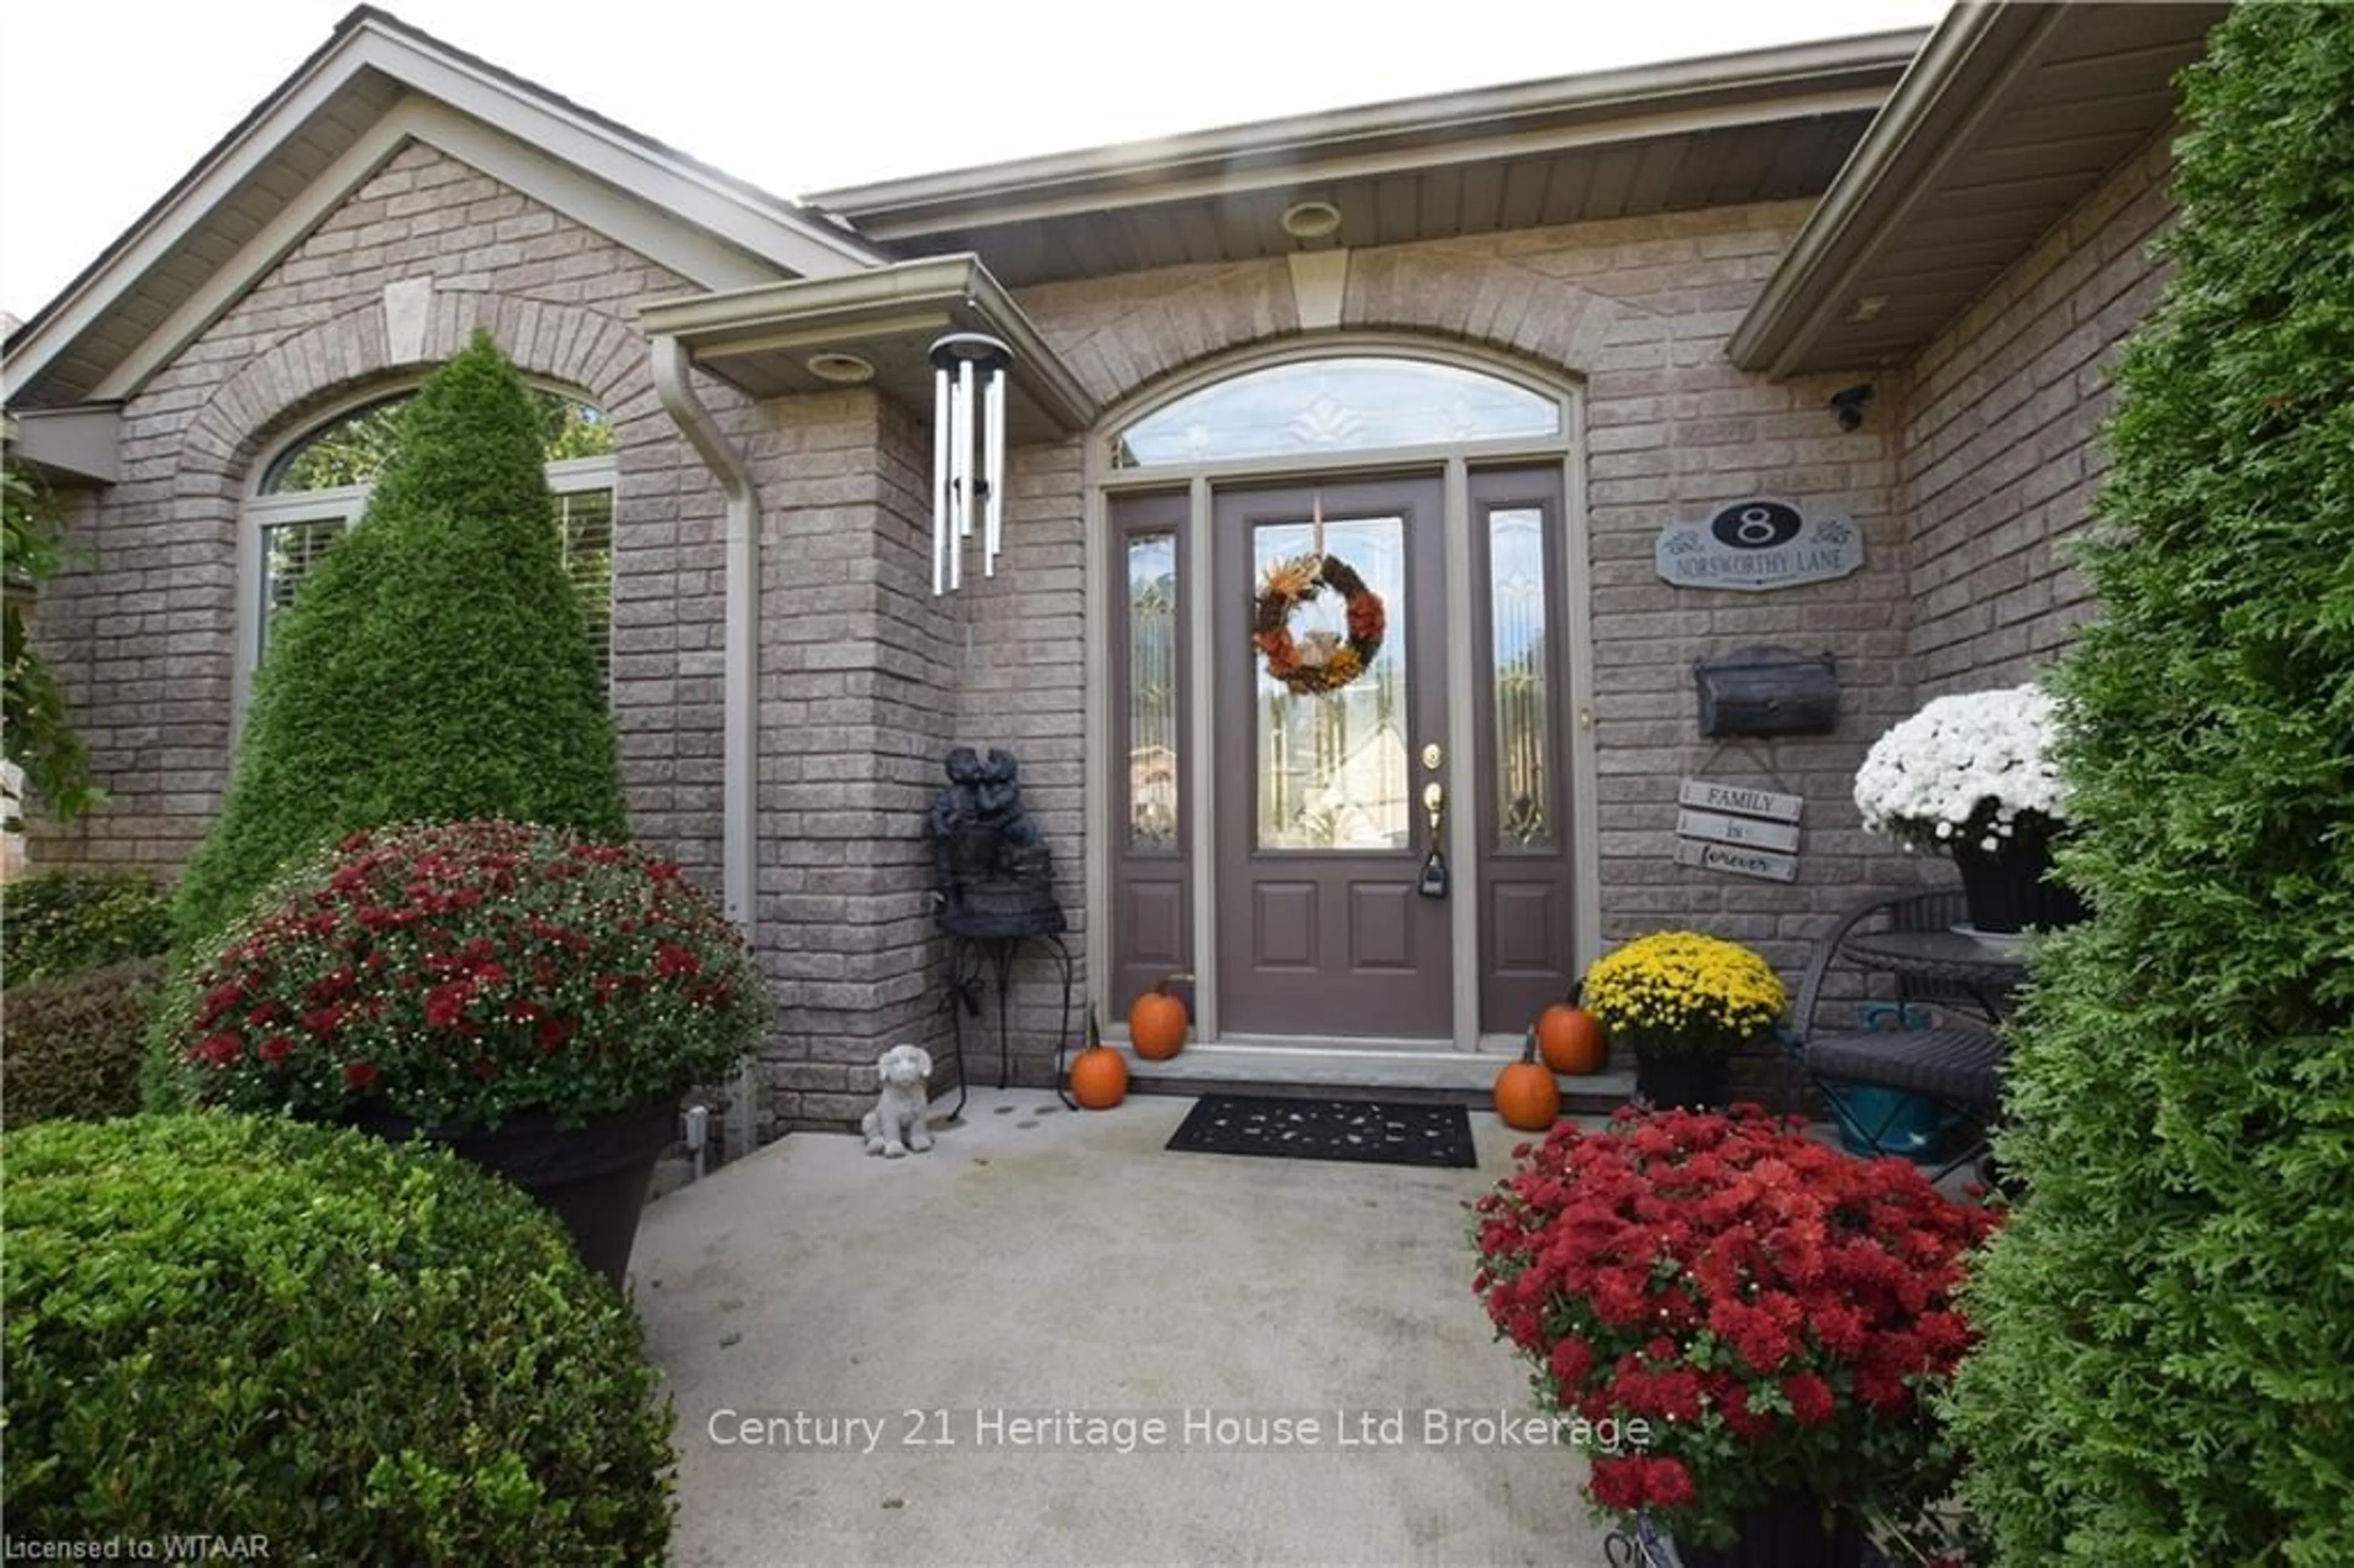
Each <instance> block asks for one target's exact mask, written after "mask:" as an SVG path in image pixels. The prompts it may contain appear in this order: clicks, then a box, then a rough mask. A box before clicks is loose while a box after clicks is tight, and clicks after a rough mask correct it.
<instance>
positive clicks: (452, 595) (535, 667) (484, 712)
mask: <svg viewBox="0 0 2354 1568" xmlns="http://www.w3.org/2000/svg"><path fill="white" fill-rule="evenodd" d="M403 425H404V429H403V439H402V441H401V445H400V448H399V450H398V452H397V453H396V454H395V455H394V457H393V459H392V461H391V462H390V463H389V464H388V465H387V468H386V470H385V474H384V478H383V479H382V480H381V481H380V482H378V483H377V485H376V491H375V493H374V495H373V497H372V498H371V500H370V502H369V503H368V510H367V516H366V520H365V521H363V522H362V523H361V524H359V525H358V526H357V527H355V528H351V529H348V530H346V531H345V533H344V535H342V536H340V537H339V538H337V539H336V540H335V542H334V546H332V547H331V548H330V549H329V550H328V551H327V554H326V556H325V558H324V559H323V561H321V562H320V564H319V567H318V568H317V570H316V571H314V572H313V574H312V575H311V577H310V578H309V579H308V580H307V581H305V582H304V583H303V585H302V592H301V593H300V594H298V595H296V596H295V599H294V602H293V604H292V606H290V607H289V608H288V609H286V610H285V611H284V612H283V613H282V614H281V615H280V616H279V617H278V618H277V619H276V620H274V621H272V623H271V625H270V647H269V652H268V654H267V655H266V656H265V657H264V659H263V661H262V664H261V668H260V670H259V671H258V672H256V673H255V676H254V685H253V702H252V707H251V709H250V711H249V714H248V715H247V719H246V727H245V736H244V738H243V740H242V742H241V743H240V744H239V748H238V764H237V771H236V774H235V776H234V777H233V778H232V779H231V780H230V783H229V789H228V799H227V800H226V801H225V802H224V803H223V806H222V809H221V814H220V817H219V820H218V821H216V822H215V823H214V824H213V828H212V831H211V832H209V833H207V835H206V837H205V840H204V842H203V843H202V844H200V845H199V846H198V847H197V850H196V854H195V856H194V858H193V859H192V860H191V861H190V862H189V864H188V869H187V874H186V876H185V877H184V878H183V879H182V880H181V884H180V894H179V901H178V904H177V906H176V908H175V920H176V923H177V927H178V937H179V943H180V948H181V950H182V955H183V957H192V956H200V955H201V954H202V951H203V948H204V947H205V944H206V942H207V938H211V937H212V936H213V935H214V934H215V933H217V932H218V931H219V930H220V929H221V927H223V926H225V925H226V924H227V923H228V921H229V920H231V919H233V918H235V917H236V916H239V914H241V913H243V912H244V910H245V908H246V907H247V906H248V905H249V903H250V902H251V900H252V899H253V898H254V897H255V896H256V895H258V894H259V893H260V891H261V889H262V888H263V887H264V886H266V885H268V884H269V883H270V881H271V880H272V878H274V877H275V876H276V875H277V874H279V872H280V871H281V870H282V869H283V868H284V867H285V866H287V865H288V864H289V863H291V862H292V861H294V860H295V859H297V858H298V857H300V856H302V855H305V854H309V853H313V852H315V851H318V850H320V849H323V848H324V847H326V846H327V845H328V844H330V843H332V842H335V841H337V840H339V839H341V838H342V837H343V836H344V835H345V834H346V833H349V832H354V831H355V830H358V829H361V828H373V827H380V826H383V825H384V824H386V823H387V822H397V821H461V820H465V819H469V818H479V817H507V818H511V819H513V820H514V821H527V822H538V823H541V824H543V825H545V826H547V827H557V828H570V829H573V830H575V831H576V832H580V833H581V834H583V835H584V836H586V837H589V838H594V839H603V840H607V841H616V842H617V841H619V840H620V839H622V838H624V837H626V836H627V832H628V822H627V818H626V814H625V811H624V808H623V804H622V794H621V774H620V760H619V757H618V752H617V749H616V745H615V740H614V732H613V722H612V715H611V713H610V710H609V709H608V707H607V705H606V700H605V686H604V678H603V675H602V673H600V672H599V669H598V666H597V660H596V656H595V654H594V653H593V652H591V650H590V648H589V643H588V633H587V631H586V630H584V623H583V621H582V620H581V609H580V604H579V599H578V595H577V594H576V592H575V591H574V589H573V587H572V584H571V583H570V582H569V581H568V580H567V578H566V577H565V575H564V565H563V559H562V551H561V546H559V544H558V542H557V533H556V526H555V512H554V503H553V502H552V501H551V499H550V497H549V494H548V490H547V482H546V475H545V472H544V470H543V467H542V464H543V461H544V460H543V447H542V432H541V429H540V419H539V415H538V412H537V410H536V409H535V408H534V406H533V404H532V400H531V396H530V393H529V391H528V390H527V389H526V388H525V386H524V383H523V379H522V378H521V377H520V376H517V375H516V374H515V372H514V366H511V365H509V364H508V363H507V361H506V358H505V356H504V355H501V354H500V352H499V349H498V345H497V344H495V343H493V341H492V340H491V337H490V334H488V333H486V332H477V333H476V334H474V339H473V341H472V344H470V345H469V346H468V347H466V348H465V349H464V350H463V351H461V353H459V354H458V355H456V356H454V357H453V358H451V360H450V361H449V363H447V364H446V365H444V366H442V367H441V368H440V370H438V371H436V372H435V373H434V374H433V376H431V377H430V378H429V380H427V382H426V383H425V385H424V387H422V388H421V389H420V390H419V392H418V394H417V396H416V397H415V398H413V399H412V400H411V401H410V402H409V403H408V407H407V409H406V412H405V414H404V416H403Z"/></svg>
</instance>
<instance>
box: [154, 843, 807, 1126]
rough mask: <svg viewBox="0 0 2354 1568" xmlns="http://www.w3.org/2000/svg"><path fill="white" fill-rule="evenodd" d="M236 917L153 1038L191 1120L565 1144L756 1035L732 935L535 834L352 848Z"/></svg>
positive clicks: (681, 889)
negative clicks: (355, 1124) (366, 1127)
mask: <svg viewBox="0 0 2354 1568" xmlns="http://www.w3.org/2000/svg"><path fill="white" fill-rule="evenodd" d="M258 907H259V909H260V913H259V914H258V915H256V916H253V917H251V918H250V919H249V920H248V921H247V922H245V923H244V924H243V925H241V926H239V927H237V928H235V929H234V930H232V931H231V932H230V933H229V935H228V940H227V945H226V947H225V948H223V949H222V951H221V953H220V955H219V957H217V959H214V960H213V961H212V962H211V963H209V964H207V965H205V966H203V967H202V968H200V969H198V970H197V971H196V977H195V985H194V987H193V988H192V989H190V990H188V991H186V992H184V993H183V994H182V995H181V996H179V997H178V998H177V999H176V1002H175V1007H176V1011H175V1012H174V1013H173V1014H172V1015H171V1016H170V1017H169V1019H168V1026H169V1028H170V1029H171V1031H172V1040H173V1044H174V1046H175V1059H176V1071H177V1072H178V1073H179V1075H180V1076H181V1081H182V1082H183V1083H184V1084H185V1085H186V1087H187V1088H188V1090H189V1091H190V1093H191V1096H192V1097H194V1098H195V1099H196V1101H197V1102H198V1103H200V1104H207V1105H217V1106H224V1107H229V1108H232V1109H239V1110H254V1111H286V1112H291V1113H292V1114H293V1115H295V1116H298V1117H302V1118H307V1119H313V1120H337V1119H345V1118H350V1117H352V1116H355V1115H357V1114H359V1113H361V1112H364V1111H372V1112H379V1113H388V1114H390V1115H393V1116H398V1117H403V1118H408V1119H409V1120H411V1121H413V1122H416V1123H417V1124H419V1126H421V1127H425V1128H431V1129H433V1130H434V1131H436V1132H439V1133H443V1134H455V1133H461V1132H467V1131H472V1130H476V1129H480V1128H494V1127H497V1126H498V1125H500V1124H501V1123H502V1122H504V1121H505V1120H506V1119H507V1118H510V1117H512V1116H515V1115H517V1114H520V1113H524V1112H538V1113H543V1114H546V1115H547V1116H549V1117H551V1118H554V1119H555V1121H556V1122H557V1125H558V1126H562V1127H577V1126H579V1125H581V1124H582V1123H584V1122H586V1121H588V1120H589V1119H590V1118H595V1117H599V1116H603V1115H607V1114H610V1113H613V1112H619V1111H625V1110H631V1109H634V1108H636V1107H641V1106H645V1105H648V1104H651V1103H653V1102H655V1101H657V1100H660V1099H663V1098H664V1097H676V1096H678V1095H680V1094H683V1093H684V1092H685V1091H686V1090H687V1089H689V1088H691V1087H693V1086H696V1085H698V1084H706V1083H711V1082H715V1081H716V1080H718V1079H720V1078H722V1077H724V1076H726V1074H727V1073H728V1072H730V1071H731V1070H732V1069H733V1068H734V1067H735V1066H736V1065H737V1064H738V1063H739V1062H741V1061H742V1060H743V1059H744V1057H745V1056H746V1055H748V1054H749V1053H750V1052H751V1051H752V1050H753V1049H754V1048H755V1047H756V1046H757V1045H758V1043H759V1040H760V1035H761V1031H762V1028H763V1026H764V1023H765V1021H766V1017H767V999H766V993H765V992H764V991H763V990H762V989H761V986H760V982H759V980H758V975H757V973H756V972H755V970H754V968H753V965H752V960H751V958H750V956H749V954H748V951H747V950H746V948H745V945H744V940H743V938H742V936H741V935H740V934H739V933H738V932H737V929H736V927H734V926H733V925H732V924H731V923H730V922H729V921H728V920H727V918H726V916H725V914H723V913H722V912H721V910H720V908H719V906H717V904H716V903H715V902H714V901H713V900H712V899H711V898H710V897H709V896H708V895H705V894H704V893H702V892H701V891H700V890H698V889H697V888H695V886H694V885H692V884H691V883H689V882H687V881H686V880H685V879H684V877H683V876H681V875H680V874H679V870H678V868H677V867H676V866H674V865H672V864H669V863H665V862H663V861H660V860H656V859H654V858H652V857H651V856H649V855H647V854H645V853H642V852H641V851H638V850H636V849H632V848H629V847H625V846H621V845H615V844H607V843H595V842H588V841H585V840H582V839H579V838H577V837H575V836H573V835H571V834H568V833H565V832H557V831H556V830H553V829H548V828H540V827H534V826H530V825H528V824H525V823H518V822H507V821H475V822H452V823H440V824H431V825H420V826H411V827H394V828H386V829H379V830H376V831H373V832H361V833H355V834H353V835H352V836H351V837H350V838H348V839H345V841H344V842H342V843H341V844H339V845H338V846H336V848H335V849H334V851H333V852H332V853H329V854H328V855H326V856H325V857H324V858H323V860H322V861H320V862H318V863H313V864H311V865H309V866H306V867H305V868H304V869H303V870H302V871H300V872H298V873H296V874H292V875H291V876H289V877H288V878H286V879H284V880H283V881H281V883H280V884H279V885H277V886H276V887H275V888H274V889H273V890H272V891H271V893H270V894H269V895H267V896H266V897H264V898H263V899H262V900H261V902H260V905H259V906H258Z"/></svg>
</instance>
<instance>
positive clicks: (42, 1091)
mask: <svg viewBox="0 0 2354 1568" xmlns="http://www.w3.org/2000/svg"><path fill="white" fill-rule="evenodd" d="M163 985H164V960H163V959H126V960H125V961H123V962H122V963H114V964H101V966H99V967H98V968H97V969H81V970H79V971H77V972H75V973H73V974H69V975H66V976H64V977H62V978H61V979H58V980H33V981H31V982H29V983H27V984H24V985H13V984H12V985H11V986H9V988H8V994H7V999H6V1002H5V1008H6V1023H7V1028H6V1032H5V1035H0V1040H5V1047H0V1088H5V1092H0V1125H5V1126H7V1127H24V1126H27V1125H28V1124H30V1123H32V1122H37V1121H50V1120H54V1119H57V1118H76V1119H79V1120H83V1121H104V1120H106V1119H107V1118H109V1117H118V1116H131V1115H133V1114H135V1113H136V1112H137V1111H138V1109H139V1107H140V1101H141V1094H140V1076H141V1073H142V1070H143V1058H144V1049H143V1047H144V1044H145V1040H146V1033H147V1027H148V1024H149V1023H150V1022H151V1021H152V1020H153V1018H154V1012H155V1004H156V1001H157V1000H158V999H159V998H160V996H161V995H162V992H163Z"/></svg>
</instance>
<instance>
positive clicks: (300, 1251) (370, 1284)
mask: <svg viewBox="0 0 2354 1568" xmlns="http://www.w3.org/2000/svg"><path fill="white" fill-rule="evenodd" d="M0 1170H5V1176H4V1177H0V1181H5V1198H6V1212H7V1226H8V1234H7V1243H8V1245H7V1247H6V1249H5V1253H0V1300H5V1343H6V1349H7V1368H8V1378H7V1386H6V1393H5V1400H6V1430H7V1434H8V1465H7V1468H6V1473H5V1499H0V1500H5V1510H6V1514H7V1519H8V1529H9V1532H10V1534H11V1535H12V1536H14V1537H18V1538H27V1539H39V1538H47V1539H51V1540H76V1539H101V1538H108V1537H120V1538H128V1537H148V1538H154V1537H157V1536H160V1535H164V1534H166V1533H169V1532H175V1531H188V1530H203V1531H207V1532H208V1533H212V1534H218V1535H227V1536H238V1535H266V1536H268V1537H269V1539H270V1559H271V1561H273V1562H287V1561H292V1562H305V1561H312V1562H321V1563H338V1564H376V1563H381V1564H387V1565H392V1564H401V1565H415V1564H440V1563H450V1564H465V1565H467V1568H474V1565H477V1564H482V1563H566V1564H578V1565H581V1568H589V1565H594V1564H624V1563H627V1564H658V1563H661V1562H662V1561H663V1555H664V1552H665V1550H666V1547H667V1543H668V1538H669V1532H670V1519H671V1502H670V1487H671V1479H670V1467H671V1464H672V1454H671V1448H670V1440H669V1432H670V1417H669V1411H668V1408H667V1403H666V1402H665V1401H663V1400H662V1399H661V1398H659V1396H658V1393H657V1385H656V1378H655V1374H654V1372H653V1371H652V1368H651V1367H650V1366H649V1365H648V1363H647V1361H646V1360H645V1356H644V1351H643V1345H642V1331H641V1330H640V1328H639V1325H638V1322H637V1319H636V1318H635V1317H634V1316H633V1315H632V1314H631V1312H630V1310H629V1309H628V1308H626V1307H625V1306H623V1305H622V1303H621V1302H620V1300H619V1299H618V1298H616V1297H615V1296H614V1295H613V1293H612V1292H611V1290H610V1288H609V1287H606V1286H605V1284H604V1283H603V1282H602V1281H601V1280H599V1279H596V1278H594V1277H591V1276H590V1275H589V1274H588V1271H587V1270H585V1269H583V1268H582V1267H581V1266H580V1265H579V1263H578V1261H577V1260H576V1259H575V1258H574V1256H573V1255H572V1250H571V1246H570V1245H569V1243H568V1242H567V1240H566V1238H565V1236H564V1234H563V1232H562V1231H561V1230H559V1229H558V1228H557V1225H556V1224H555V1222H554V1221H552V1220H551V1219H549V1218H548V1217H547V1216H546V1214H544V1213H541V1212H540V1211H539V1210H538V1209H537V1208H536V1207H535V1205H534V1204H533V1203H532V1202H531V1201H530V1200H529V1199H527V1198H525V1196H524V1195H523V1194H522V1193H521V1192H517V1191H515V1190H514V1189H513V1188H511V1187H509V1186H507V1185H506V1184H505V1183H504V1182H501V1181H497V1180H495V1179H493V1178H492V1177H489V1176H486V1175H483V1174H482V1173H481V1172H480V1171H475V1170H474V1169H473V1168H472V1167H470V1166H467V1165H464V1164H462V1163H461V1162H460V1161H459V1160H456V1159H454V1158H453V1157H451V1155H449V1154H448V1153H447V1152H446V1151H440V1150H435V1151H432V1152H422V1151H418V1150H395V1149H392V1148H390V1147H388V1146H387V1145H385V1144H383V1143H380V1142H378V1141H376V1139H372V1138H369V1137H367V1136H366V1135H365V1134H362V1133H358V1132H353V1131H349V1130H334V1129H328V1128H317V1127H310V1126H304V1125H302V1124H300V1123H295V1122H291V1121H285V1120H280V1119H276V1118H243V1117H234V1116H228V1115H207V1116H196V1117H144V1118H137V1119H133V1120H127V1121H119V1122H113V1123H111V1124H109V1125H107V1126H104V1127H100V1128H89V1127H69V1126H65V1125H61V1124H53V1125H50V1126H46V1127H37V1128H27V1129H26V1130H24V1131H22V1132H14V1133H10V1134H8V1135H6V1137H5V1139H0Z"/></svg>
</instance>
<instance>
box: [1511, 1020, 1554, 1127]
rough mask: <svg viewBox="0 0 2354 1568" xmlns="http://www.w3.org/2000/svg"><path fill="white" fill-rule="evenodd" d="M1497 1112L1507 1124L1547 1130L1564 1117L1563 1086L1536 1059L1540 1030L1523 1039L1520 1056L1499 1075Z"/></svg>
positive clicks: (1547, 1068)
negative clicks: (1538, 1032) (1555, 1081)
mask: <svg viewBox="0 0 2354 1568" xmlns="http://www.w3.org/2000/svg"><path fill="white" fill-rule="evenodd" d="M1496 1114H1497V1115H1498V1116H1500V1117H1501V1118H1504V1125H1505V1126H1506V1127H1512V1128H1519V1129H1520V1130H1521V1131H1522V1132H1545V1131H1548V1130H1550V1129H1551V1128H1552V1127H1553V1123H1554V1122H1557V1121H1559V1120H1560V1119H1561V1086H1560V1085H1558V1084H1556V1083H1554V1082H1553V1070H1552V1069H1551V1068H1549V1067H1547V1066H1546V1065H1544V1064H1543V1063H1542V1062H1540V1061H1538V1060H1537V1032H1536V1031H1535V1030H1533V1029H1532V1030H1530V1031H1529V1033H1528V1036H1527V1038H1526V1039H1524V1040H1522V1042H1521V1059H1520V1060H1519V1061H1517V1062H1514V1063H1512V1064H1511V1065H1508V1066H1507V1067H1505V1069H1504V1070H1503V1071H1502V1072H1500V1073H1499V1074H1497V1075H1496Z"/></svg>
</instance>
